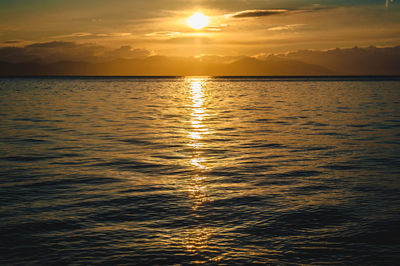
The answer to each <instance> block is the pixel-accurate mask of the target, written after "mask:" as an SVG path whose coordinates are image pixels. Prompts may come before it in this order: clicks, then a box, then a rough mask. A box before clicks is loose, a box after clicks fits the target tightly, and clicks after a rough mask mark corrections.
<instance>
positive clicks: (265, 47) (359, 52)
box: [0, 0, 400, 75]
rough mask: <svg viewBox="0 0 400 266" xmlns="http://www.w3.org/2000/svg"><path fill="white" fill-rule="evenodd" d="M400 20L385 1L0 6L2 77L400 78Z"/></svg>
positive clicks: (56, 0) (176, 0) (24, 1)
mask: <svg viewBox="0 0 400 266" xmlns="http://www.w3.org/2000/svg"><path fill="white" fill-rule="evenodd" d="M194 14H200V15H201V16H203V19H204V21H195V22H194V23H195V25H193V23H192V24H191V23H190V22H189V20H188V19H189V18H190V17H191V16H192V17H193V15H194ZM399 15H400V4H399V2H398V1H390V0H388V1H384V0H368V1H360V0H351V1H332V0H326V1H322V2H315V1H308V0H302V1H293V0H283V1H276V0H248V1H241V0H236V1H209V0H208V1H207V0H204V1H199V0H192V1H182V0H172V1H168V4H165V2H162V1H159V0H157V1H150V2H149V1H148V2H143V1H141V2H138V1H126V0H116V1H113V4H112V5H110V2H109V1H104V0H100V1H99V0H97V1H93V0H82V1H79V2H78V1H68V2H66V1H60V0H52V1H50V0H44V1H41V2H40V3H38V2H37V1H29V0H16V1H13V2H10V1H4V0H0V62H2V63H1V65H0V75H13V74H18V75H19V74H35V71H33V70H31V69H30V68H29V67H28V68H27V67H26V66H23V65H22V63H27V62H30V63H32V62H34V63H33V64H36V65H35V66H33V67H32V68H33V69H37V71H36V72H40V74H46V73H48V74H60V75H64V74H65V75H70V74H72V72H71V71H72V70H71V69H68V66H60V64H59V67H60V68H61V69H59V71H58V72H57V73H52V72H51V71H50V72H49V71H48V70H46V69H45V67H43V66H42V65H48V64H50V65H51V64H54V63H58V62H66V61H67V62H71V61H72V62H79V63H90V65H91V66H90V67H89V70H88V71H87V73H86V72H85V73H84V72H82V73H81V74H83V75H86V74H94V75H98V74H101V75H111V74H116V75H120V74H123V73H125V74H129V75H139V74H146V75H157V74H169V75H185V74H199V75H200V74H211V75H220V74H227V75H229V74H231V75H240V74H244V75H276V74H282V75H296V74H306V75H308V74H310V75H313V74H316V75H319V74H321V75H330V74H332V75H335V74H338V75H352V74H358V75H373V74H375V75H385V74H387V75H399V74H400V70H399V69H400V67H399V64H398V63H396V62H397V61H400V60H399V59H400V52H399V45H400V20H399ZM201 16H200V17H197V19H200V20H201V19H202V17H201ZM192 22H193V21H192ZM196 23H200V26H199V25H196ZM358 47H360V48H358ZM307 51H308V52H307ZM120 59H124V60H133V61H135V62H130V64H129V67H130V69H129V70H124V71H117V70H116V69H120V68H123V67H124V66H127V65H126V62H125V63H124V64H125V65H124V64H123V63H121V62H119V63H116V62H117V61H118V60H120ZM271 60H272V61H273V62H272V63H271ZM143 61H144V62H145V65H146V64H147V65H148V67H149V68H151V69H153V71H151V70H141V71H136V70H134V69H135V68H140V66H138V64H140V63H143ZM278 61H279V62H278ZM149 62H150V63H149ZM155 62H156V63H155ZM171 62H173V63H174V64H177V65H179V66H176V68H175V69H174V68H173V67H172V66H171V69H169V71H166V70H160V69H161V68H162V67H163V66H165V65H168V64H170V63H171ZM182 62H185V63H182ZM238 62H239V63H240V64H241V65H240V66H232V64H234V65H235V64H236V65H237V64H238ZM10 63H11V66H10ZM105 64H106V65H107V66H100V65H105ZM116 64H117V65H116ZM38 65H39V66H38ZM190 65H192V66H196V65H197V66H198V65H201V66H199V67H198V68H197V69H195V70H193V71H188V70H186V69H187V68H188V66H190ZM366 65H368V67H366ZM65 67H67V68H65ZM288 67H289V69H288ZM99 68H100V70H99ZM105 68H107V69H110V68H113V71H107V70H105ZM179 68H182V69H185V71H181V70H179ZM204 68H206V69H208V71H204V70H203V69H204ZM257 68H261V69H258V70H257ZM78 69H79V67H78ZM94 69H96V70H94ZM210 69H213V70H212V71H211V70H210ZM249 69H250V70H249ZM251 69H253V70H251ZM270 69H273V70H270ZM299 69H301V71H299ZM25 70H26V72H25V73H24V71H25ZM46 71H47V72H46ZM73 72H74V74H77V73H79V72H76V71H75V70H74V71H73ZM36 74H37V73H36Z"/></svg>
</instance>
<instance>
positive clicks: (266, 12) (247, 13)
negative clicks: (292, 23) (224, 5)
mask: <svg viewBox="0 0 400 266" xmlns="http://www.w3.org/2000/svg"><path fill="white" fill-rule="evenodd" d="M287 12H289V10H287V9H254V10H244V11H239V12H236V13H233V14H230V15H228V16H229V17H232V18H254V17H267V16H274V15H281V14H285V13H287Z"/></svg>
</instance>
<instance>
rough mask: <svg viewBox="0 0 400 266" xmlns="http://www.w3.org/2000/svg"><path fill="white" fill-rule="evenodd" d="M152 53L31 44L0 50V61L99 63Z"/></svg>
mask: <svg viewBox="0 0 400 266" xmlns="http://www.w3.org/2000/svg"><path fill="white" fill-rule="evenodd" d="M152 54H153V53H152V52H151V51H149V50H146V49H139V48H132V47H130V46H122V47H120V48H117V49H115V50H111V49H107V48H105V47H103V46H100V45H96V44H91V43H82V44H80V43H75V42H61V41H54V42H43V43H33V44H29V45H26V46H23V47H11V46H6V47H2V48H0V61H3V62H12V63H20V62H29V61H43V62H58V61H83V62H101V61H107V60H113V59H117V58H128V59H132V58H145V57H148V56H150V55H152Z"/></svg>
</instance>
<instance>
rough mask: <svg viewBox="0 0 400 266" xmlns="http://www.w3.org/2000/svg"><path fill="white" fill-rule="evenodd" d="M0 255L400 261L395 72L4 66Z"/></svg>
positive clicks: (227, 261)
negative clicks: (191, 74)
mask: <svg viewBox="0 0 400 266" xmlns="http://www.w3.org/2000/svg"><path fill="white" fill-rule="evenodd" d="M0 120H1V123H0V132H1V135H0V237H1V242H0V243H1V244H0V245H1V249H2V256H1V258H0V263H1V264H25V263H28V264H42V265H47V264H55V263H74V264H81V265H85V264H112V263H114V264H139V265H140V264H148V265H157V264H169V265H171V264H178V265H179V264H183V265H187V264H218V265H235V264H267V263H269V264H288V263H289V264H291V263H293V264H318V265H321V264H328V265H339V264H346V265H348V264H359V265H361V264H374V265H377V264H379V265H394V264H396V262H398V260H399V259H400V255H399V251H400V229H399V228H400V213H399V206H400V180H399V176H400V168H399V165H400V81H399V80H396V79H392V80H391V79H380V80H375V79H373V78H369V79H284V78H282V79H260V78H258V79H251V78H242V79H229V78H174V79H172V78H171V79H145V78H142V79H128V78H121V79H118V78H113V79H107V78H53V79H46V78H36V79H27V78H26V79H23V78H21V79H0Z"/></svg>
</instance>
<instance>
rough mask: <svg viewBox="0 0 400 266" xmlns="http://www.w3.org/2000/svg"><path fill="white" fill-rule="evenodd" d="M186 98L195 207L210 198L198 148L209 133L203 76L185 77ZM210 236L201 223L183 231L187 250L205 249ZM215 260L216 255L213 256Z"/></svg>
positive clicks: (204, 163)
mask: <svg viewBox="0 0 400 266" xmlns="http://www.w3.org/2000/svg"><path fill="white" fill-rule="evenodd" d="M187 84H188V90H189V94H188V95H189V98H190V101H191V107H190V108H191V114H190V124H189V125H190V126H189V127H188V128H189V130H188V137H189V143H188V145H189V146H190V147H191V148H192V149H193V153H192V156H191V158H190V162H189V163H190V165H191V166H192V167H193V169H194V171H193V173H194V174H193V176H192V177H191V180H190V181H189V183H188V188H187V190H188V194H189V197H190V198H191V199H192V200H193V206H192V209H193V210H194V211H196V210H197V209H198V208H199V207H200V206H201V205H202V204H204V203H205V202H207V201H210V199H209V196H208V191H207V185H206V184H205V182H204V181H205V179H206V178H207V176H206V175H205V171H206V170H208V169H209V166H208V162H207V158H206V156H205V154H204V151H202V148H204V145H205V144H204V142H202V140H203V139H204V137H205V135H207V134H210V130H209V128H208V127H207V125H206V124H205V123H204V119H205V118H206V117H207V115H208V114H207V106H206V97H207V96H206V84H207V79H206V78H190V79H188V80H187ZM211 236H212V229H211V228H208V227H205V226H202V227H198V228H191V229H188V230H187V231H186V234H185V239H184V245H185V248H186V250H187V251H189V252H193V253H196V252H199V251H201V250H207V249H209V246H210V245H209V239H210V237H211ZM214 260H218V259H214Z"/></svg>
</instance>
